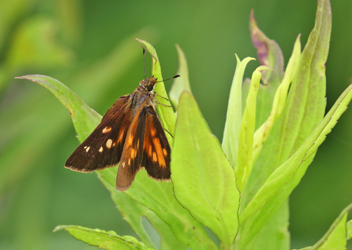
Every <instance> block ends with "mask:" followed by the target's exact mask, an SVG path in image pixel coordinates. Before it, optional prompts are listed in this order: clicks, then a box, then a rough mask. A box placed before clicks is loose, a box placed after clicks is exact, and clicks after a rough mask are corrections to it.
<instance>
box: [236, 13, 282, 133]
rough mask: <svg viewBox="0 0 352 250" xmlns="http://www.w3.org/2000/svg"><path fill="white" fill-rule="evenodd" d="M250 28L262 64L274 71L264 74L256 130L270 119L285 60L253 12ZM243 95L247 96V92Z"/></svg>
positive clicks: (258, 101)
mask: <svg viewBox="0 0 352 250" xmlns="http://www.w3.org/2000/svg"><path fill="white" fill-rule="evenodd" d="M249 27H250V31H251V39H252V43H253V45H254V47H255V48H256V49H257V55H258V59H259V61H260V63H261V64H262V65H264V66H267V67H269V68H271V69H272V71H264V72H263V75H262V81H263V83H264V84H261V85H260V86H259V91H258V95H257V112H256V128H258V126H259V125H261V124H262V123H263V122H265V120H266V119H267V118H268V116H269V114H270V109H271V107H272V103H273V99H274V94H275V92H276V90H277V88H278V87H279V85H280V83H281V82H282V78H283V74H284V72H283V70H284V58H283V55H282V52H281V49H280V47H279V45H278V44H277V43H276V42H275V41H274V40H272V39H269V38H268V37H267V36H266V35H265V34H264V33H263V32H262V31H261V30H260V29H259V27H258V25H257V23H256V21H255V19H254V12H253V11H252V12H251V17H250V26H249ZM243 94H246V92H244V93H243Z"/></svg>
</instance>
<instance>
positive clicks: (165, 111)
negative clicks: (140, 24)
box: [136, 38, 176, 146]
mask: <svg viewBox="0 0 352 250" xmlns="http://www.w3.org/2000/svg"><path fill="white" fill-rule="evenodd" d="M136 40H137V41H138V42H140V43H141V44H143V45H144V46H145V48H146V49H147V50H148V52H149V53H150V54H151V56H152V59H153V64H152V65H153V68H152V75H153V76H154V77H155V78H157V79H158V83H157V84H156V86H155V88H154V90H155V92H157V93H158V94H159V95H160V96H163V97H165V98H167V93H166V90H165V85H164V83H163V82H162V81H163V77H162V74H161V67H160V61H159V58H158V55H157V53H156V50H155V49H154V47H153V46H152V45H151V44H150V43H148V42H147V41H144V40H141V39H138V38H136ZM159 81H160V82H159ZM157 99H158V101H159V102H160V103H162V104H164V105H169V106H170V105H171V103H170V101H168V100H165V99H164V98H158V96H157ZM158 115H159V118H160V121H161V124H162V125H163V127H164V128H165V129H166V130H167V131H169V132H170V133H171V134H172V135H173V134H174V130H175V122H176V116H175V113H174V111H173V109H172V108H170V107H165V106H163V105H158ZM166 136H167V137H168V139H169V142H170V145H171V146H172V145H173V143H172V142H173V138H172V137H170V136H169V135H168V133H166Z"/></svg>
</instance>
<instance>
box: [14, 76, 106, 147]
mask: <svg viewBox="0 0 352 250" xmlns="http://www.w3.org/2000/svg"><path fill="white" fill-rule="evenodd" d="M16 79H27V80H30V81H32V82H35V83H38V84H39V85H41V86H43V87H45V88H46V89H48V90H49V91H50V92H51V93H52V94H53V95H54V96H55V97H56V98H57V99H58V100H59V101H60V102H61V103H62V104H63V105H64V106H65V107H66V108H67V109H68V110H69V111H70V114H71V116H72V120H90V121H92V122H90V123H77V126H75V129H76V132H77V135H78V140H79V141H83V140H84V139H85V138H86V137H87V136H88V135H89V133H90V131H92V130H93V129H94V128H95V127H96V125H97V124H98V123H99V122H100V120H101V116H100V115H99V114H98V113H97V112H95V111H94V110H93V109H91V108H89V107H88V106H87V105H86V104H85V103H84V102H83V101H82V100H81V99H80V98H79V97H78V96H77V95H76V94H75V93H74V92H72V91H71V90H70V89H69V88H68V87H66V86H65V85H64V84H63V83H61V82H60V81H58V80H56V79H54V78H51V77H49V76H43V75H26V76H20V77H16Z"/></svg>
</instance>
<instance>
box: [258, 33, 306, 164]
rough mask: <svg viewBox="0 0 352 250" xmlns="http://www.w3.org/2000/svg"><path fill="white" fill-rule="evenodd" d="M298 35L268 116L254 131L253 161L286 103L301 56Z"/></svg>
mask: <svg viewBox="0 0 352 250" xmlns="http://www.w3.org/2000/svg"><path fill="white" fill-rule="evenodd" d="M299 38H300V36H298V37H297V39H296V43H295V46H294V48H293V52H292V55H291V58H290V60H289V62H288V65H287V68H286V71H285V75H284V79H283V80H282V83H281V84H280V86H279V88H278V89H277V91H276V93H275V97H274V102H273V106H272V109H271V113H270V116H269V117H268V119H267V120H266V121H265V123H263V124H262V125H261V126H260V128H259V129H258V130H256V131H255V135H254V153H253V161H255V160H256V159H257V157H258V155H259V153H260V151H261V149H262V147H263V144H264V143H265V141H266V139H267V138H268V136H269V134H270V131H271V129H272V127H273V125H274V123H275V122H276V120H277V119H278V118H279V116H280V115H281V113H282V110H283V107H284V106H285V103H286V97H287V92H288V89H289V86H290V83H291V82H292V80H293V77H294V75H295V73H296V71H297V66H298V62H299V58H300V56H301V43H300V41H299Z"/></svg>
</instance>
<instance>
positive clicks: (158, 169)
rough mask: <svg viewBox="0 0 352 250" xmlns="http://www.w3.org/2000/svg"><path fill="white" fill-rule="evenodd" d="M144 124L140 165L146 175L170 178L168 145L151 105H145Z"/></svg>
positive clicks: (164, 178) (162, 178)
mask: <svg viewBox="0 0 352 250" xmlns="http://www.w3.org/2000/svg"><path fill="white" fill-rule="evenodd" d="M145 119H146V122H145V123H146V126H145V132H144V143H143V151H144V154H143V162H142V166H144V168H145V169H146V170H147V172H148V175H149V176H151V177H153V178H155V179H161V180H168V179H170V175H171V172H170V145H169V142H168V140H167V137H166V135H165V132H164V129H163V126H162V125H161V123H160V120H159V118H158V116H157V114H156V111H155V109H154V107H153V106H148V107H146V118H145Z"/></svg>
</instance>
